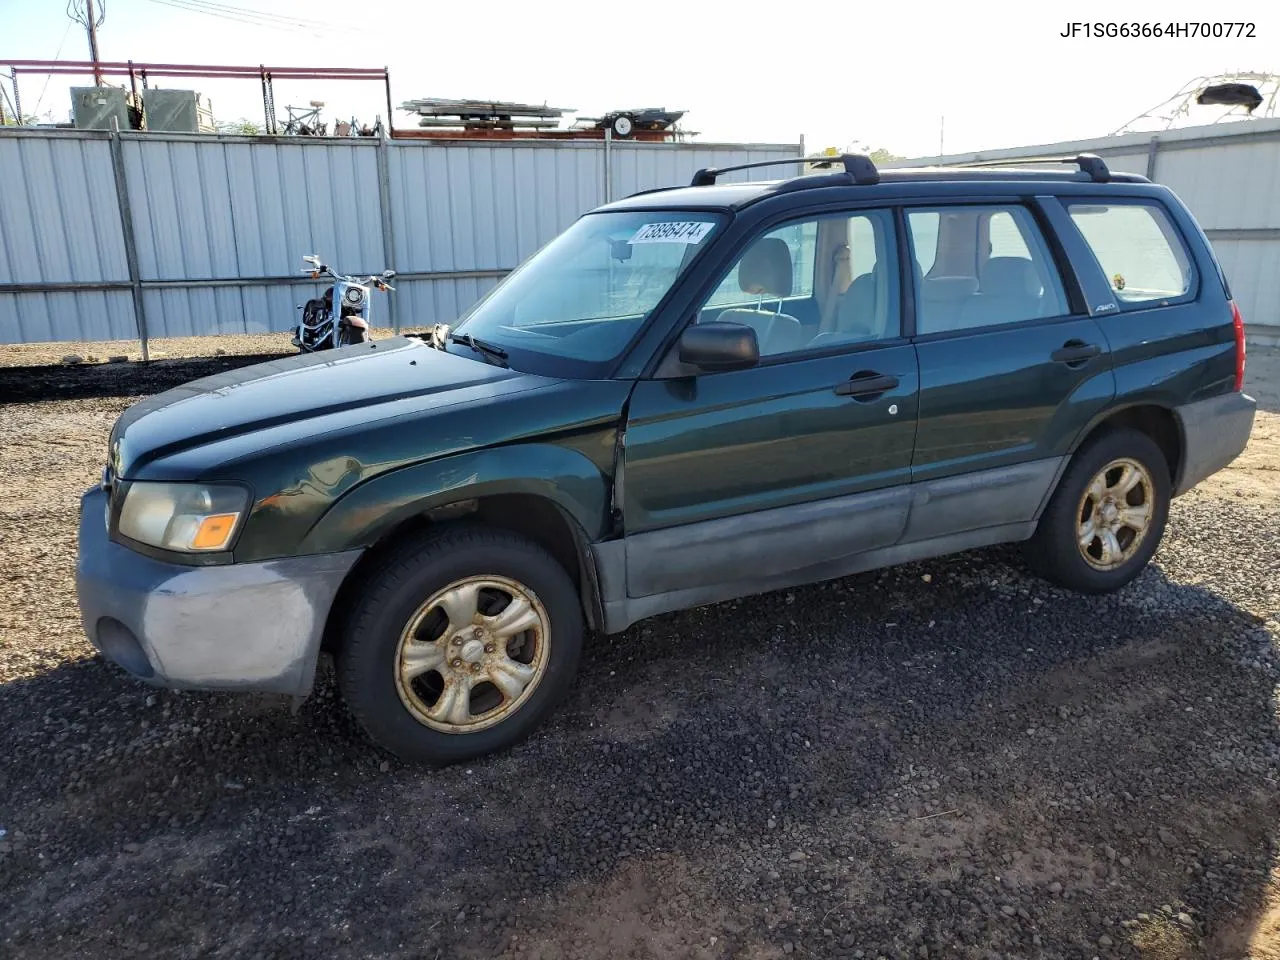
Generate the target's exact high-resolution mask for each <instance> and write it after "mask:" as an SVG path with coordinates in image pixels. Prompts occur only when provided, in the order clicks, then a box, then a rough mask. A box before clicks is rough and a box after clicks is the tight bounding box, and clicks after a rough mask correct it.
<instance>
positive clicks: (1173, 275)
mask: <svg viewBox="0 0 1280 960" xmlns="http://www.w3.org/2000/svg"><path fill="white" fill-rule="evenodd" d="M1067 210H1068V211H1069V212H1070V214H1071V219H1072V220H1073V221H1074V222H1075V225H1076V226H1077V227H1079V228H1080V232H1081V233H1082V234H1084V238H1085V241H1086V242H1087V243H1088V244H1089V246H1090V247H1091V248H1092V249H1093V255H1094V256H1095V257H1097V258H1098V263H1099V264H1100V265H1101V266H1102V269H1103V271H1104V272H1105V273H1106V275H1107V279H1108V280H1109V281H1110V283H1111V289H1112V290H1113V291H1114V292H1115V295H1116V300H1117V302H1119V303H1120V304H1121V305H1122V306H1123V305H1126V304H1128V305H1132V304H1149V303H1151V302H1153V301H1158V300H1173V299H1176V298H1178V297H1181V296H1183V295H1184V294H1187V293H1189V292H1190V291H1191V287H1192V284H1193V282H1194V279H1195V274H1194V272H1193V270H1192V267H1191V258H1190V256H1188V254H1187V250H1186V247H1185V246H1183V242H1182V238H1181V237H1180V236H1179V235H1178V232H1177V230H1176V229H1175V228H1174V226H1173V223H1172V222H1171V221H1170V220H1169V217H1168V214H1166V213H1165V212H1164V210H1163V209H1162V208H1161V207H1159V206H1158V205H1156V204H1152V203H1116V204H1103V203H1072V204H1068V206H1067Z"/></svg>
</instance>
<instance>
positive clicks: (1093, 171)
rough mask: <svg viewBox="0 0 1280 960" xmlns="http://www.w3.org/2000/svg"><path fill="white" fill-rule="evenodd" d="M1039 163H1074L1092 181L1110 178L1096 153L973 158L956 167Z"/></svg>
mask: <svg viewBox="0 0 1280 960" xmlns="http://www.w3.org/2000/svg"><path fill="white" fill-rule="evenodd" d="M1039 163H1074V164H1075V165H1076V166H1077V167H1079V168H1080V172H1081V173H1087V174H1088V175H1089V179H1090V180H1092V181H1093V182H1094V183H1106V182H1107V181H1108V180H1110V179H1111V171H1110V170H1108V169H1107V165H1106V163H1105V162H1103V159H1102V158H1101V157H1100V156H1098V155H1097V154H1096V153H1079V154H1076V155H1075V156H1074V157H1014V158H1013V159H1010V160H975V161H974V162H972V163H958V164H956V166H958V167H1021V166H1028V165H1032V164H1039Z"/></svg>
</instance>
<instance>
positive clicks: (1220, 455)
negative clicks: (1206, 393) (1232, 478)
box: [1173, 393, 1258, 496]
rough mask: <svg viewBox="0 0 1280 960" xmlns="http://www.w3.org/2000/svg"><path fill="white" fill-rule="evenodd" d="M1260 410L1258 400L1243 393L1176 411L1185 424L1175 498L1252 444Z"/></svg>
mask: <svg viewBox="0 0 1280 960" xmlns="http://www.w3.org/2000/svg"><path fill="white" fill-rule="evenodd" d="M1257 409H1258V404H1257V401H1256V400H1254V399H1253V397H1250V396H1248V395H1247V394H1243V393H1228V394H1225V395H1223V396H1220V397H1210V398H1209V399H1208V400H1199V401H1197V402H1196V403H1189V404H1186V405H1185V406H1181V407H1175V408H1174V413H1175V414H1176V415H1177V417H1178V422H1179V423H1180V424H1181V425H1182V465H1181V468H1180V469H1179V471H1178V476H1177V477H1176V478H1175V480H1174V488H1173V494H1174V496H1178V495H1179V494H1182V493H1186V492H1187V491H1188V490H1190V489H1191V488H1192V487H1194V486H1195V485H1196V484H1197V483H1199V482H1200V481H1201V480H1203V479H1205V478H1206V477H1208V476H1211V475H1212V474H1215V473H1217V472H1218V471H1219V470H1221V469H1222V468H1223V467H1225V466H1227V464H1229V463H1231V461H1232V460H1234V459H1235V458H1236V457H1238V456H1240V454H1241V453H1242V452H1243V451H1244V448H1245V446H1246V444H1248V442H1249V434H1250V432H1252V430H1253V416H1254V413H1255V412H1256V411H1257Z"/></svg>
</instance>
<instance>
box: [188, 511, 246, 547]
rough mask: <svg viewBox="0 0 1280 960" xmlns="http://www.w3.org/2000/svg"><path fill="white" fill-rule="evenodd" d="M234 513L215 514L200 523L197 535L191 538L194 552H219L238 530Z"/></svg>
mask: <svg viewBox="0 0 1280 960" xmlns="http://www.w3.org/2000/svg"><path fill="white" fill-rule="evenodd" d="M236 517H237V514H234V513H215V514H213V516H209V517H205V518H204V519H203V520H201V521H200V526H199V527H198V528H197V529H196V535H195V536H194V537H192V538H191V547H192V549H193V550H219V549H221V548H222V547H225V546H226V545H227V541H228V540H230V539H231V532H232V531H233V530H235V528H236Z"/></svg>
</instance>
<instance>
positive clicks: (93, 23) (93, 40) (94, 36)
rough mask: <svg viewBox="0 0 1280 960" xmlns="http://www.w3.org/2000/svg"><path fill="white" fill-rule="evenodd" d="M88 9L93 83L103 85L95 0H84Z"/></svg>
mask: <svg viewBox="0 0 1280 960" xmlns="http://www.w3.org/2000/svg"><path fill="white" fill-rule="evenodd" d="M84 2H85V6H86V7H88V10H87V11H86V12H87V13H88V14H89V15H88V16H87V17H85V20H86V21H88V26H89V59H91V60H92V61H93V83H94V86H97V87H100V86H102V71H101V70H99V69H98V61H99V60H100V59H101V58H100V57H99V56H98V21H97V17H95V16H94V12H93V0H84Z"/></svg>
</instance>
